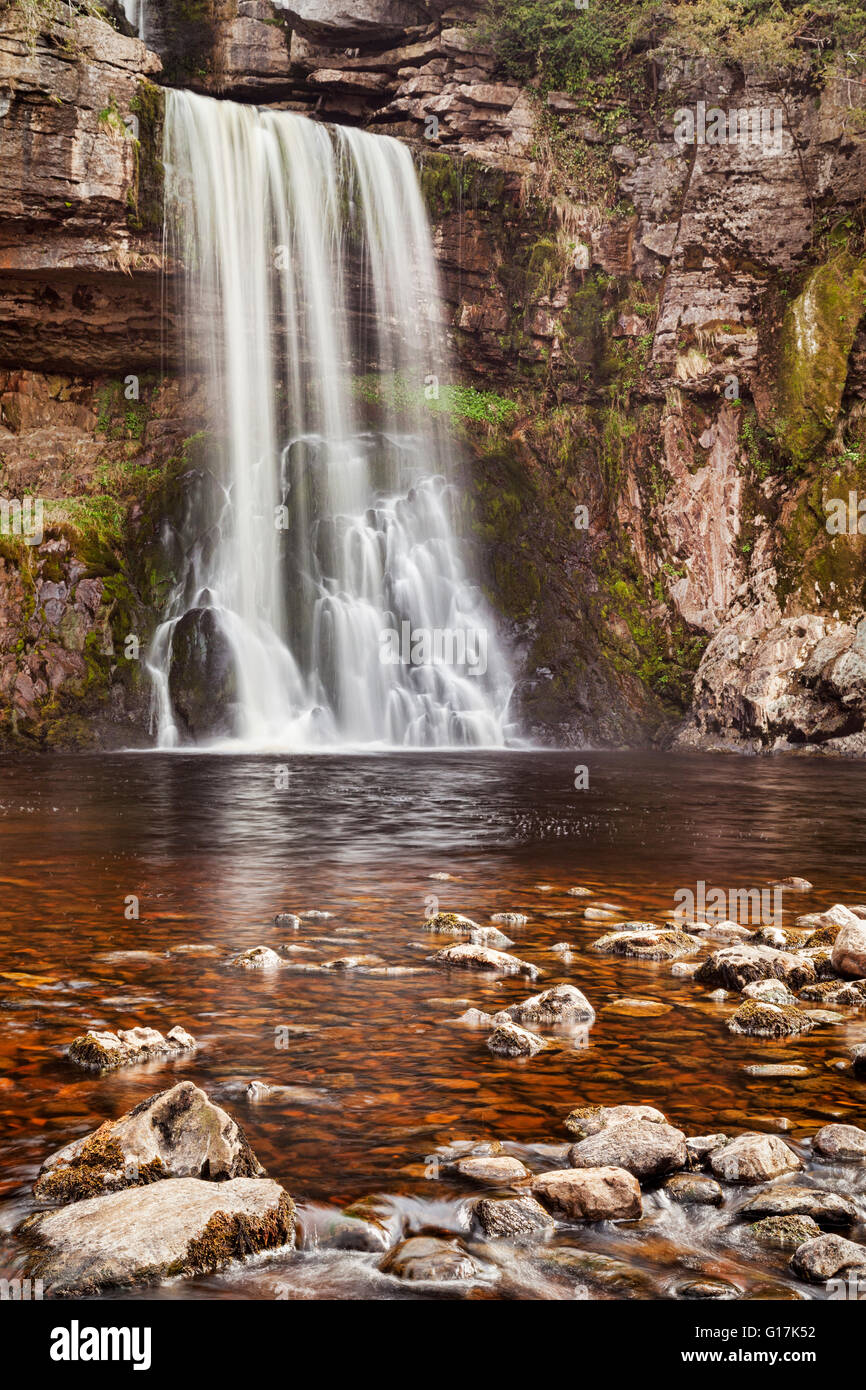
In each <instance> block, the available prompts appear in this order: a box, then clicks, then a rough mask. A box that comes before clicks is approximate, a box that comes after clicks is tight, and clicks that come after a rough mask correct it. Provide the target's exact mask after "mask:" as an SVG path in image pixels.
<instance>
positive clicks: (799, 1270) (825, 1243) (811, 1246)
mask: <svg viewBox="0 0 866 1390" xmlns="http://www.w3.org/2000/svg"><path fill="white" fill-rule="evenodd" d="M791 1268H792V1269H793V1270H794V1272H795V1273H796V1274H799V1275H800V1277H801V1278H802V1279H808V1280H809V1281H810V1283H813V1284H822V1283H824V1282H825V1281H826V1280H827V1279H832V1278H833V1277H834V1276H835V1275H837V1274H840V1273H842V1271H844V1270H848V1269H857V1270H859V1269H862V1270H863V1272H864V1275H866V1245H859V1244H858V1243H857V1242H856V1241H853V1240H846V1239H845V1237H844V1236H834V1235H824V1236H816V1237H815V1239H814V1240H807V1241H805V1242H804V1243H803V1244H802V1245H801V1246H800V1247H799V1248H798V1249H797V1250H796V1251H795V1253H794V1256H793V1259H792V1260H791Z"/></svg>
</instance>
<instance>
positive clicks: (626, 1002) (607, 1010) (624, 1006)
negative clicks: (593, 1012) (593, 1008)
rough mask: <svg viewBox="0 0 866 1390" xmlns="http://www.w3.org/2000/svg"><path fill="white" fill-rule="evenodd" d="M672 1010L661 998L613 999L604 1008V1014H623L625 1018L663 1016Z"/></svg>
mask: <svg viewBox="0 0 866 1390" xmlns="http://www.w3.org/2000/svg"><path fill="white" fill-rule="evenodd" d="M670 1012H671V1005H670V1004H662V1002H661V1001H660V1000H659V999H613V1000H611V1002H610V1003H609V1004H605V1005H604V1007H603V1008H602V1013H603V1014H621V1015H622V1016H623V1017H624V1018H661V1016H662V1014H669V1013H670Z"/></svg>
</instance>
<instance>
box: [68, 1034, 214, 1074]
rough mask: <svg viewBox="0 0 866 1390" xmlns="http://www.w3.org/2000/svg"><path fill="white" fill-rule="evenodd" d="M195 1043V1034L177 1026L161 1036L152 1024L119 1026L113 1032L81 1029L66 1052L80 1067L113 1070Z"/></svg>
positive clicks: (188, 1048)
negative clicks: (134, 1026)
mask: <svg viewBox="0 0 866 1390" xmlns="http://www.w3.org/2000/svg"><path fill="white" fill-rule="evenodd" d="M195 1046H196V1041H195V1038H194V1037H192V1035H191V1034H190V1033H187V1031H186V1030H185V1029H184V1028H180V1027H177V1026H176V1027H174V1028H170V1029H169V1031H168V1033H167V1034H166V1035H165V1037H163V1035H162V1033H159V1032H157V1030H156V1029H155V1028H120V1029H118V1031H117V1032H116V1033H108V1032H105V1033H97V1032H93V1033H83V1034H82V1035H81V1037H78V1038H75V1039H73V1041H72V1042H71V1043H70V1044H69V1051H68V1056H69V1060H70V1061H71V1062H75V1063H77V1065H78V1066H80V1067H87V1068H89V1069H90V1070H92V1071H113V1070H114V1068H115V1067H128V1066H132V1065H133V1064H134V1063H135V1062H151V1061H153V1060H154V1059H155V1058H157V1057H175V1056H177V1055H178V1053H181V1052H192V1050H193V1049H194V1048H195Z"/></svg>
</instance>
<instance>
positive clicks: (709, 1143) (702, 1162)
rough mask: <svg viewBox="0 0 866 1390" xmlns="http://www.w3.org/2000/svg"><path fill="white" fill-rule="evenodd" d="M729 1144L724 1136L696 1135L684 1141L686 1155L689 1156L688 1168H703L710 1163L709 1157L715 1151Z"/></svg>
mask: <svg viewBox="0 0 866 1390" xmlns="http://www.w3.org/2000/svg"><path fill="white" fill-rule="evenodd" d="M728 1142H729V1140H728V1136H727V1135H726V1134H696V1135H695V1136H694V1137H693V1138H692V1139H687V1140H686V1153H687V1154H688V1156H689V1167H690V1168H705V1167H706V1166H707V1164H708V1163H709V1161H710V1155H711V1154H712V1153H714V1152H715V1150H716V1149H721V1148H723V1147H724V1145H725V1144H727V1143H728Z"/></svg>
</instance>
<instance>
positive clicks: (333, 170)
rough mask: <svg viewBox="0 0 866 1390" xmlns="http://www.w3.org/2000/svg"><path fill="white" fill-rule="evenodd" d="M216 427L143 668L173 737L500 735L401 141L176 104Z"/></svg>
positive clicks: (488, 642)
mask: <svg viewBox="0 0 866 1390" xmlns="http://www.w3.org/2000/svg"><path fill="white" fill-rule="evenodd" d="M166 95H167V111H166V133H165V150H164V160H165V167H166V188H167V226H168V229H169V248H170V250H171V251H172V252H173V254H175V255H176V256H177V257H178V259H179V260H181V261H182V262H183V263H184V265H185V266H186V268H187V270H186V298H185V306H184V318H185V325H186V337H187V351H188V357H189V366H190V370H191V371H193V372H196V371H197V372H198V373H199V374H201V375H203V376H204V378H205V380H206V382H207V385H208V388H209V400H210V409H211V418H212V426H211V429H210V431H209V433H208V436H207V451H206V463H205V465H204V467H203V468H201V469H199V470H198V472H197V473H196V475H195V478H194V479H193V483H194V486H192V488H191V490H190V491H189V493H188V495H187V506H186V518H185V521H184V523H183V525H182V527H181V528H180V531H179V532H178V533H177V534H176V535H175V537H174V543H175V547H176V551H177V554H178V555H179V556H181V557H182V558H181V559H180V561H179V565H178V566H176V572H179V573H180V579H179V582H178V583H177V585H176V588H175V590H174V592H173V594H172V595H171V599H170V601H169V605H168V608H167V611H166V615H165V620H164V622H163V623H162V625H161V626H160V628H159V629H158V631H157V633H156V636H155V638H154V641H153V644H152V648H151V651H150V654H149V659H148V664H149V667H150V670H151V674H152V676H153V679H154V687H155V723H156V730H157V737H158V742H159V745H160V746H161V747H175V746H178V745H180V744H187V745H188V744H190V743H199V744H200V743H205V744H207V745H208V746H222V745H224V744H225V745H227V746H230V747H233V748H237V747H238V746H246V747H250V748H310V747H322V746H343V747H345V746H347V745H356V746H371V745H372V746H426V747H430V746H440V747H441V746H445V747H447V746H458V745H466V744H473V745H487V746H490V745H494V746H495V745H502V744H503V743H504V742H505V739H506V734H507V727H506V724H505V717H506V708H507V704H508V700H509V695H510V690H511V681H510V678H509V673H508V669H507V664H506V662H505V660H504V658H503V655H502V653H501V650H500V647H499V644H498V642H497V638H496V631H495V626H494V624H493V622H492V620H491V617H490V614H489V612H488V611H487V608H486V605H485V602H484V600H483V597H482V595H481V593H480V591H479V589H478V588H477V586H476V585H475V584H473V583H471V582H470V581H469V579H468V577H467V574H466V569H465V566H464V562H463V559H462V558H461V546H460V544H459V542H458V540H457V538H456V529H455V517H456V513H457V509H458V506H459V497H458V495H457V493H456V490H455V488H454V485H453V483H452V481H451V464H450V457H449V455H450V448H449V442H448V417H447V414H446V413H445V411H444V410H443V408H442V393H443V392H447V381H448V376H447V373H448V366H447V358H446V354H445V352H444V347H443V331H442V326H441V310H440V300H439V294H438V286H437V275H436V268H435V263H434V259H433V251H432V242H431V236H430V229H429V225H428V222H427V217H426V213H425V209H424V205H423V200H422V197H421V193H420V189H419V186H418V181H417V178H416V174H415V169H414V166H413V162H412V157H411V155H410V153H409V151H408V150H407V149H406V148H405V147H404V146H403V145H401V144H400V143H399V142H398V141H396V140H393V139H390V138H386V137H383V136H373V135H368V134H366V133H364V132H362V131H359V130H354V129H348V128H328V127H325V126H323V125H319V124H316V123H315V122H313V121H310V120H308V119H306V118H305V117H302V116H297V115H293V114H289V113H286V112H269V111H257V110H255V109H252V108H250V107H245V106H240V105H237V104H234V103H232V102H223V101H216V100H214V99H212V98H208V97H202V96H196V95H192V94H190V93H186V92H168V93H167V94H166Z"/></svg>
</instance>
